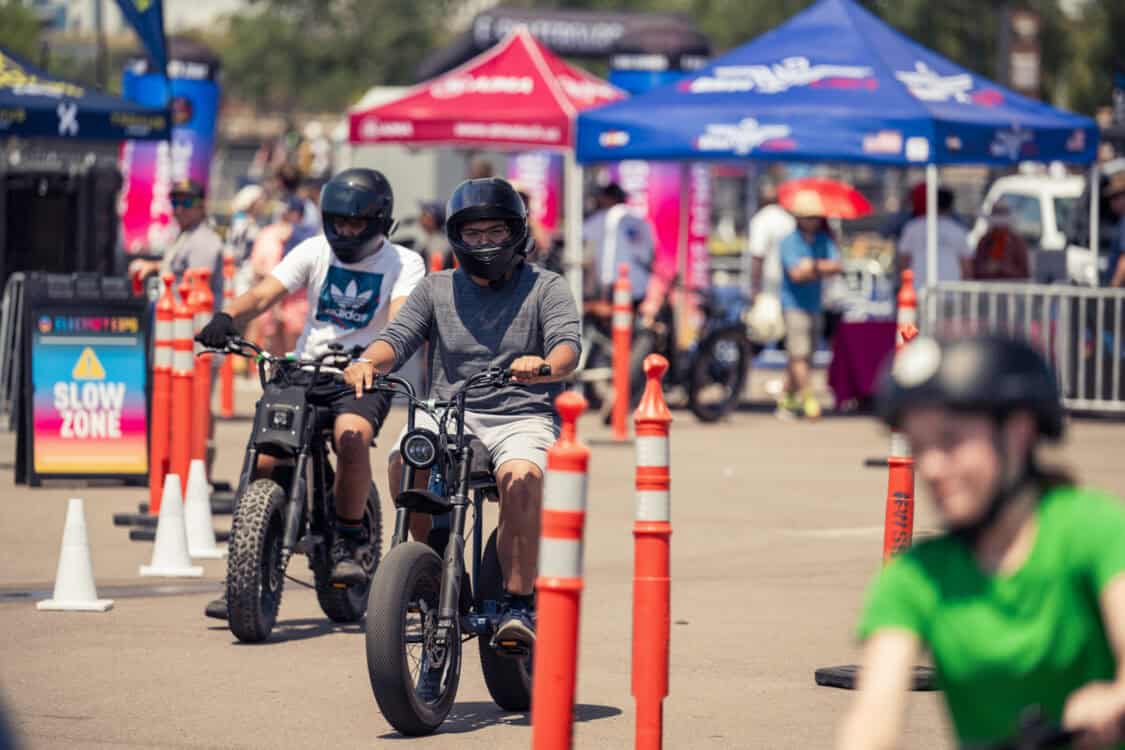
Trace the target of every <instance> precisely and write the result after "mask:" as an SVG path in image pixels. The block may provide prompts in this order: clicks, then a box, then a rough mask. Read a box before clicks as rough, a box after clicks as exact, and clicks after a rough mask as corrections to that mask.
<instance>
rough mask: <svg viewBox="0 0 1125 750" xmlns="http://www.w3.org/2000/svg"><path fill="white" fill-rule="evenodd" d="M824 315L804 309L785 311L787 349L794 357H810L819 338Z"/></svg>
mask: <svg viewBox="0 0 1125 750" xmlns="http://www.w3.org/2000/svg"><path fill="white" fill-rule="evenodd" d="M822 320H823V316H822V315H821V314H820V313H810V312H805V311H804V310H792V309H790V310H786V311H785V351H787V352H789V356H790V357H792V358H793V359H810V358H811V357H812V354H813V348H814V347H815V346H816V342H817V339H819V338H820V326H821V321H822Z"/></svg>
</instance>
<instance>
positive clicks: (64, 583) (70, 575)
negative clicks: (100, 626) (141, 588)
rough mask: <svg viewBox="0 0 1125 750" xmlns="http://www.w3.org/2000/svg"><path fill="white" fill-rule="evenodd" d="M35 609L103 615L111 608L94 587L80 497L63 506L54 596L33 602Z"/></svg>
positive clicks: (109, 601) (111, 601)
mask: <svg viewBox="0 0 1125 750" xmlns="http://www.w3.org/2000/svg"><path fill="white" fill-rule="evenodd" d="M35 608H36V609H40V610H62V611H71V612H105V611H106V610H109V609H112V608H113V600H112V599H99V598H98V592H97V589H96V588H95V587H94V563H93V562H92V561H91V559H90V543H89V541H88V540H87V539H86V512H85V509H84V507H83V504H82V498H80V497H72V498H70V502H69V503H67V506H66V525H65V526H64V527H63V538H62V548H61V549H60V550H59V569H58V571H57V572H56V573H55V591H54V594H53V595H52V596H51V598H50V599H44V600H43V601H41V602H37V603H36V604H35Z"/></svg>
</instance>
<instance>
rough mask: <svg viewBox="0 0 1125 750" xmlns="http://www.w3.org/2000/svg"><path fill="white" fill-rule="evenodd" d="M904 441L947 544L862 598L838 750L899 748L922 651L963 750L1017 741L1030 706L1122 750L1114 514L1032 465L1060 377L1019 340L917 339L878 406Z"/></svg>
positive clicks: (929, 547) (1050, 422)
mask: <svg viewBox="0 0 1125 750" xmlns="http://www.w3.org/2000/svg"><path fill="white" fill-rule="evenodd" d="M877 404H878V408H879V412H880V414H881V416H882V417H883V419H884V420H885V421H886V422H887V424H889V425H890V426H892V427H896V428H898V429H900V430H902V432H903V434H904V435H905V436H906V438H907V439H908V441H909V443H910V446H911V449H912V452H913V456H914V466H915V470H916V472H917V476H918V477H919V478H920V479H921V480H922V484H924V485H925V486H926V487H927V488H928V489H929V493H930V494H931V495H932V496H933V498H934V501H935V507H936V511H937V515H938V517H939V518H940V519H941V521H942V523H943V525H944V526H945V528H946V529H947V532H948V533H946V534H943V535H940V536H938V537H936V538H933V539H928V540H926V541H924V542H921V543H919V544H917V545H915V546H914V547H912V548H910V549H909V550H907V551H906V552H904V553H902V554H901V555H899V556H898V557H897V558H895V559H894V560H892V561H891V562H890V563H889V564H888V565H887V566H886V567H885V568H884V569H883V571H882V572H881V573H880V575H879V576H878V577H877V579H876V580H875V581H874V583H873V584H872V586H871V588H870V589H869V591H868V596H867V602H866V606H865V608H864V613H863V616H862V618H861V621H860V626H859V634H860V637H861V638H862V639H863V640H864V641H865V654H864V666H863V675H864V679H863V680H862V682H861V685H860V691H859V694H858V696H857V698H856V701H855V704H854V706H853V708H852V711H851V712H850V714H849V716H848V718H847V720H846V721H845V723H844V725H843V727H842V731H841V734H840V743H839V747H840V748H883V747H887V748H889V747H895V746H897V745H898V740H899V735H900V734H901V729H902V719H903V714H904V712H905V709H906V690H907V688H908V686H909V684H910V674H911V665H912V664H913V663H914V662H915V660H916V658H917V656H918V655H919V652H920V651H921V650H923V649H926V650H928V651H929V652H930V653H931V655H932V657H933V661H934V665H935V668H936V669H937V673H938V676H939V680H940V683H941V685H942V690H943V695H944V697H945V700H946V705H947V707H948V710H949V713H950V716H951V719H952V725H953V727H954V729H955V731H956V734H957V739H958V742H959V743H960V744H972V743H989V742H997V741H1000V740H1003V739H1005V738H1006V737H1008V736H1010V735H1012V734H1014V732H1015V731H1016V728H1017V723H1018V720H1019V717H1020V715H1021V714H1022V713H1023V711H1024V710H1025V708H1027V707H1028V706H1032V705H1036V706H1039V707H1041V708H1042V710H1043V711H1044V712H1045V714H1046V717H1047V718H1048V719H1050V720H1053V721H1056V722H1061V723H1062V724H1064V725H1065V726H1066V727H1068V728H1071V729H1075V730H1078V731H1080V732H1081V733H1082V735H1083V736H1082V741H1083V743H1084V744H1083V745H1082V746H1083V747H1117V746H1118V744H1119V743H1121V742H1122V741H1123V739H1125V734H1123V728H1125V723H1123V720H1125V671H1123V670H1121V669H1120V668H1119V665H1120V664H1121V660H1122V656H1123V654H1122V653H1121V651H1122V649H1125V545H1123V544H1122V543H1121V540H1122V539H1123V538H1125V508H1123V507H1122V505H1121V503H1120V501H1119V500H1117V499H1116V498H1112V497H1108V496H1106V495H1103V494H1101V493H1097V492H1094V491H1092V490H1086V489H1080V488H1078V487H1076V486H1074V484H1073V482H1072V481H1071V480H1070V479H1069V478H1068V477H1067V476H1066V475H1065V474H1063V473H1061V472H1057V471H1052V470H1048V469H1046V468H1044V467H1043V465H1042V464H1041V463H1040V460H1039V456H1038V450H1037V448H1038V446H1039V444H1040V442H1041V441H1043V440H1057V439H1059V438H1061V437H1062V435H1063V412H1062V406H1061V404H1060V397H1059V390H1058V387H1057V385H1056V383H1055V376H1054V374H1053V373H1052V372H1051V370H1050V368H1049V366H1048V365H1047V363H1046V361H1044V359H1043V358H1042V357H1041V356H1040V355H1039V354H1038V353H1037V352H1036V351H1035V350H1034V349H1032V348H1031V347H1030V346H1029V345H1028V344H1026V343H1024V342H1020V341H1015V340H1012V339H1007V338H1001V337H996V336H974V337H968V338H963V339H958V340H954V341H937V340H934V339H931V338H925V337H923V338H919V339H917V340H915V341H914V342H912V343H910V344H909V345H907V346H906V347H905V348H904V349H903V350H902V351H901V352H899V354H898V355H897V356H896V358H895V360H894V363H893V365H892V367H891V368H890V370H889V371H888V372H887V373H886V374H885V376H884V380H883V384H882V387H881V389H880V392H879V396H878V399H877Z"/></svg>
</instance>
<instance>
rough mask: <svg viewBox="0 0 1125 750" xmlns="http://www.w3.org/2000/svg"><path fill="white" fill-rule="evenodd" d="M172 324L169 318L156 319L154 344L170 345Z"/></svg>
mask: <svg viewBox="0 0 1125 750" xmlns="http://www.w3.org/2000/svg"><path fill="white" fill-rule="evenodd" d="M172 326H173V321H171V320H160V319H159V318H157V319H156V345H157V346H162V345H165V346H171V345H172V338H173V333H172Z"/></svg>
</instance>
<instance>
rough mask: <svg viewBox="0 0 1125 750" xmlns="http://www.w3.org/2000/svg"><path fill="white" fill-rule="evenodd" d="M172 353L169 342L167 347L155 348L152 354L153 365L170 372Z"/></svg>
mask: <svg viewBox="0 0 1125 750" xmlns="http://www.w3.org/2000/svg"><path fill="white" fill-rule="evenodd" d="M173 351H174V349H172V345H171V342H169V343H168V344H167V345H163V344H161V345H160V346H157V347H156V351H155V352H153V365H154V366H155V367H159V368H161V369H163V370H171V369H172V352H173Z"/></svg>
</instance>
